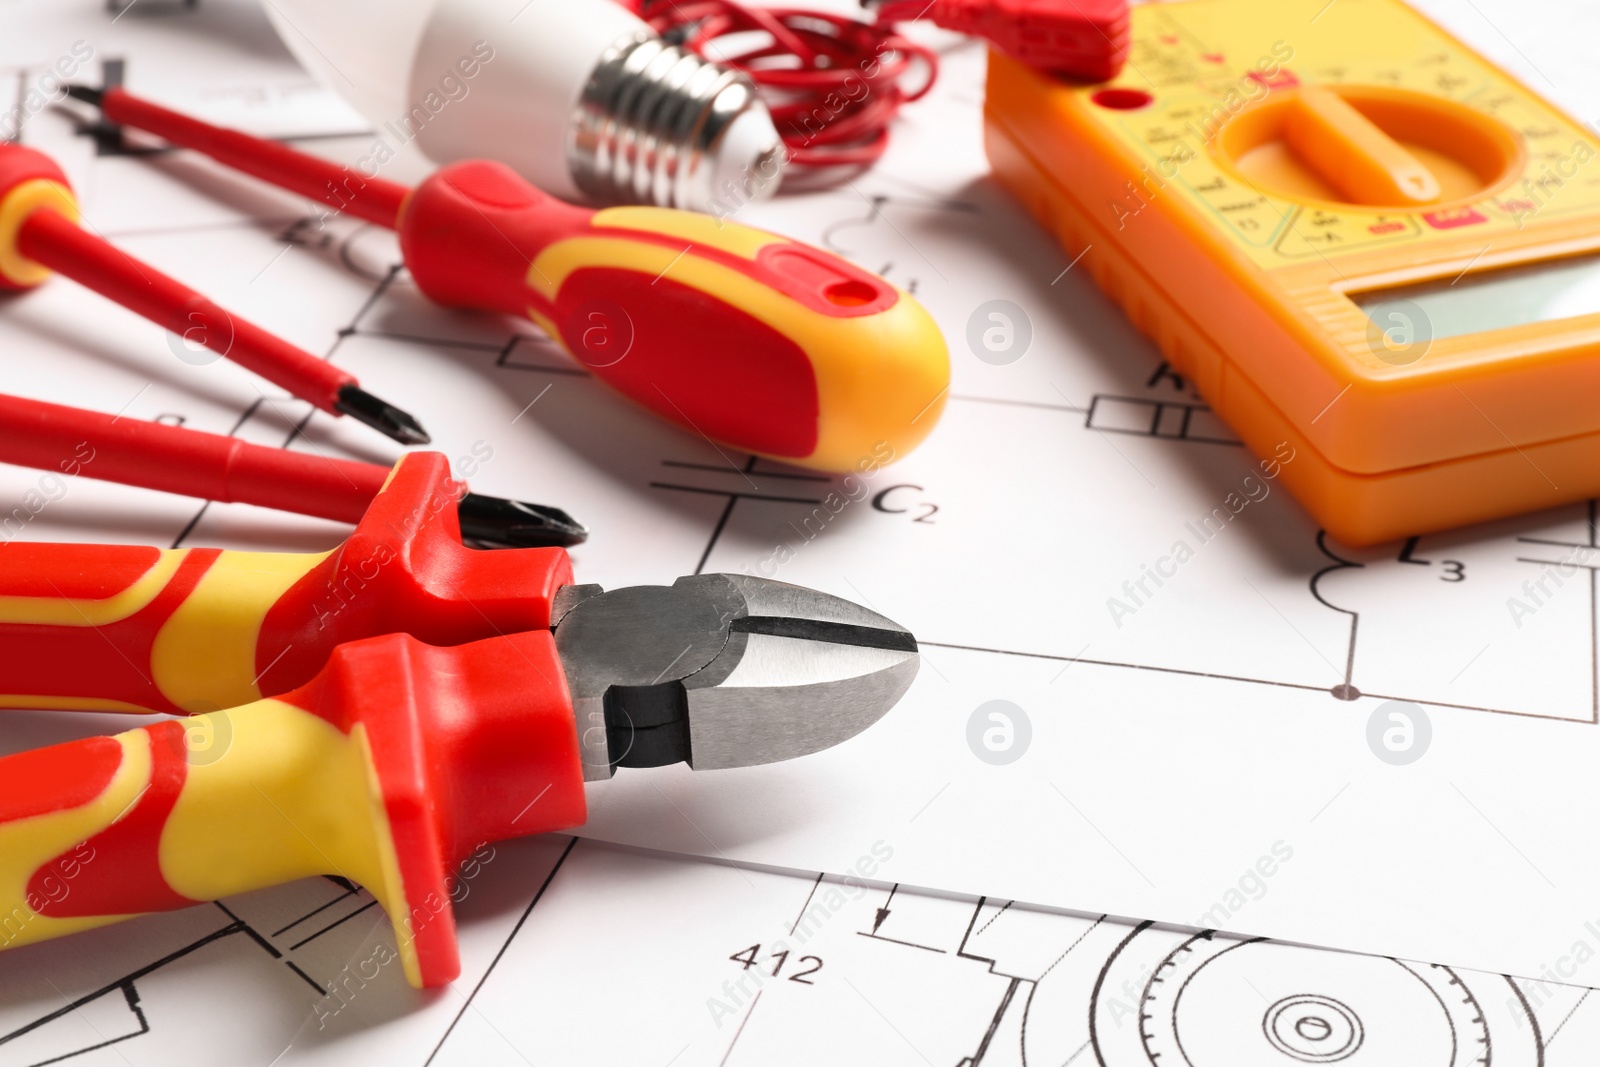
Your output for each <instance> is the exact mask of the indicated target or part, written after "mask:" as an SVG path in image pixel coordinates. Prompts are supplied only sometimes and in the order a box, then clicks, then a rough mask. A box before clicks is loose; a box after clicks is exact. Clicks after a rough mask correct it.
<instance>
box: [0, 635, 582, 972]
mask: <svg viewBox="0 0 1600 1067" xmlns="http://www.w3.org/2000/svg"><path fill="white" fill-rule="evenodd" d="M585 814H586V811H585V799H584V789H583V768H582V763H581V760H580V756H579V746H578V734H577V724H576V721H575V719H574V717H573V710H572V704H571V699H570V697H569V695H568V692H567V688H566V683H565V680H564V676H563V674H562V669H561V663H560V659H559V657H558V656H557V654H556V650H555V640H554V638H553V637H552V636H551V634H550V633H549V632H548V631H536V632H531V633H522V634H512V635H508V636H504V637H495V638H491V639H489V640H486V641H476V642H472V643H470V644H467V645H462V646H459V647H455V648H437V647H434V646H430V645H424V644H422V643H421V642H419V641H417V640H415V639H414V638H410V637H407V636H404V635H400V634H391V635H387V636H384V637H377V638H372V639H369V640H366V641H357V642H353V643H351V644H347V645H342V646H340V647H339V648H338V649H337V650H335V652H334V655H333V656H332V658H331V659H330V660H329V663H328V666H327V667H326V668H325V669H324V670H323V671H322V672H321V673H320V674H319V675H317V677H316V678H314V679H313V680H312V681H311V682H309V683H307V684H306V685H304V686H302V687H300V688H299V689H296V690H294V691H293V692H291V693H287V694H285V695H284V696H283V697H282V698H281V699H272V700H261V701H257V702H255V703H253V704H249V705H246V706H244V707H240V708H234V709H232V710H229V711H221V712H215V713H212V714H209V715H199V716H195V717H193V718H191V719H188V720H184V721H178V720H169V721H166V722H161V723H156V724H155V725H152V726H148V727H145V728H144V729H140V730H132V731H129V732H128V733H125V734H119V735H117V736H116V737H97V738H89V739H87V740H82V741H75V742H72V743H69V744H65V745H57V746H55V747H53V748H46V749H40V750H38V751H34V752H25V753H22V754H19V755H15V756H10V757H7V758H5V759H0V948H6V947H12V946H15V945H24V944H29V943H31V942H34V941H40V940H44V939H46V938H51V937H57V936H60V935H62V934H68V933H73V932H75V931H78V930H84V929H88V928H90V927H94V926H101V925H104V924H106V923H111V922H117V921H119V920H122V919H126V918H129V917H132V916H135V915H139V914H142V913H146V912H153V911H166V910H170V909H174V908H182V907H186V906H188V905H191V904H195V903H198V902H201V901H207V900H216V899H219V898H221V897H226V896H232V895H234V894H236V893H244V892H248V891H250V890H253V889H261V888H265V887H268V886H273V885H279V884H281V883H284V882H288V881H293V880H295V879H298V878H304V877H307V876H310V875H319V874H327V875H340V876H342V877H344V878H347V879H349V880H350V881H352V882H356V883H359V884H360V885H362V886H363V887H365V888H366V889H367V890H368V891H369V892H371V893H372V895H373V896H374V897H376V898H377V899H378V901H379V902H380V903H381V904H382V905H383V907H384V908H385V910H387V911H388V913H389V916H390V918H391V919H392V920H393V921H394V924H395V933H396V942H397V944H398V947H399V954H400V958H401V959H402V961H403V962H404V965H405V970H406V974H407V976H408V977H409V978H410V980H411V981H412V983H413V984H415V985H438V984H440V983H443V982H448V981H450V980H451V979H453V978H454V977H455V976H456V974H457V973H459V966H460V960H459V956H458V954H457V949H456V943H455V921H454V916H453V913H452V911H451V908H450V887H451V881H452V878H453V876H454V875H455V872H456V866H455V865H456V864H457V863H458V862H460V861H461V860H462V859H464V858H465V857H466V856H467V855H469V854H470V853H472V852H473V851H474V850H476V849H477V848H479V847H481V846H482V845H483V844H485V843H487V842H492V841H499V840H502V839H504V838H507V837H513V836H518V835H521V834H534V833H543V832H546V831H549V830H556V829H565V828H568V827H571V826H575V825H577V824H579V823H581V822H583V821H584V817H585Z"/></svg>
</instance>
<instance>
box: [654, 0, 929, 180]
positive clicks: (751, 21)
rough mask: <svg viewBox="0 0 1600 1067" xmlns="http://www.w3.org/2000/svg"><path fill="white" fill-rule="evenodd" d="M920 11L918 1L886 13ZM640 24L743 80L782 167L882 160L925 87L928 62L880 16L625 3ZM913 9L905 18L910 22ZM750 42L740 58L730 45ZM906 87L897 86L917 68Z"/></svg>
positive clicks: (677, 2) (728, 4)
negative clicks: (785, 161) (782, 149)
mask: <svg viewBox="0 0 1600 1067" xmlns="http://www.w3.org/2000/svg"><path fill="white" fill-rule="evenodd" d="M918 4H920V5H921V7H922V8H926V3H925V0H914V2H913V3H910V4H890V5H887V7H893V8H899V7H914V6H916V5H918ZM625 6H629V7H632V8H634V9H635V10H637V11H638V12H639V15H640V17H642V18H643V19H644V20H645V21H646V22H648V23H649V24H650V26H651V27H652V28H653V29H654V30H655V31H656V32H657V33H660V34H662V35H663V36H665V37H667V38H668V39H669V40H672V41H678V42H680V43H681V44H682V45H683V46H684V47H685V48H688V49H690V50H691V51H693V52H696V53H698V54H699V55H702V56H705V57H706V58H708V59H714V60H718V61H719V62H722V63H725V64H727V65H728V66H731V67H736V68H738V69H739V70H742V71H743V72H744V73H745V74H747V75H749V77H750V79H751V80H752V81H754V82H755V84H756V87H757V88H758V89H759V90H760V92H761V94H762V96H763V98H764V99H765V100H766V101H767V107H768V109H769V110H770V111H771V112H772V120H773V123H774V124H775V125H776V126H777V128H778V134H779V136H781V137H782V138H783V142H784V144H785V145H786V146H787V147H788V149H789V162H790V163H792V164H797V165H799V166H805V167H836V166H865V165H867V164H870V163H873V162H875V161H876V160H877V159H878V157H880V156H882V155H883V152H884V149H885V148H887V147H888V144H889V124H890V123H891V122H892V121H893V120H894V117H895V115H896V113H898V112H899V110H900V108H901V107H903V106H904V105H906V104H909V103H911V102H912V101H914V100H916V99H918V98H920V97H921V96H922V95H923V94H925V93H926V92H927V91H928V90H929V89H930V88H932V87H933V82H934V78H935V77H937V75H938V57H937V55H936V54H935V53H934V51H933V50H932V49H931V48H928V47H926V46H924V45H920V44H917V43H916V42H915V41H912V40H909V39H907V38H905V37H902V36H901V35H900V34H899V33H897V32H896V31H895V29H894V27H893V26H891V25H889V24H888V22H887V21H886V19H885V18H884V17H883V16H884V15H887V14H888V11H884V12H883V13H882V15H880V18H879V21H878V23H877V24H873V23H867V22H859V21H857V20H855V19H852V18H848V17H845V16H842V15H832V14H827V13H824V12H819V11H807V10H804V9H802V8H773V7H746V6H744V5H743V4H739V3H735V2H734V0H630V2H628V3H626V4H625ZM916 13H917V12H916V11H912V12H911V14H910V15H908V16H902V17H914V16H915V14H916ZM734 34H753V35H755V36H754V37H753V40H752V43H751V44H750V46H749V47H747V48H745V49H744V50H743V51H737V52H730V51H729V46H730V44H731V42H727V41H724V42H723V43H722V46H721V47H718V48H716V49H714V50H712V51H709V52H708V49H709V48H710V47H711V45H712V42H715V41H718V40H719V39H720V38H727V37H730V36H732V35H734ZM919 64H920V65H921V66H922V67H923V68H924V69H925V70H926V72H927V73H926V75H925V77H924V78H923V79H922V81H921V83H920V84H919V85H916V86H915V88H912V89H907V88H906V87H905V86H904V84H903V82H904V80H905V78H906V75H908V74H909V73H910V72H911V70H912V69H913V68H914V67H917V66H918V65H919Z"/></svg>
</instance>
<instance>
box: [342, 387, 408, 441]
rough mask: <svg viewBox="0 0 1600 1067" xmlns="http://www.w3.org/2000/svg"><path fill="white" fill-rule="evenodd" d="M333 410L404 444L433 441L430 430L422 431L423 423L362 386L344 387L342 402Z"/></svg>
mask: <svg viewBox="0 0 1600 1067" xmlns="http://www.w3.org/2000/svg"><path fill="white" fill-rule="evenodd" d="M333 407H334V410H336V411H339V412H342V413H343V414H345V415H349V416H350V417H351V418H352V419H355V420H356V421H357V422H364V423H366V424H367V425H368V426H371V427H372V428H373V429H374V430H377V431H378V432H379V433H381V434H387V435H388V436H390V437H392V438H394V439H395V440H396V441H399V442H400V443H401V444H403V445H425V444H429V443H430V442H432V440H433V438H431V437H429V436H428V431H427V430H424V429H423V428H422V423H420V422H418V421H417V420H416V418H415V416H413V415H412V414H411V413H410V412H409V411H402V410H400V409H399V408H397V407H395V406H394V405H393V404H391V403H389V402H388V401H387V400H380V399H379V398H378V397H375V396H373V395H372V394H371V393H369V392H367V391H366V390H365V389H363V388H361V387H360V386H358V385H346V386H342V387H341V388H340V389H339V400H338V402H337V403H336V404H334V405H333Z"/></svg>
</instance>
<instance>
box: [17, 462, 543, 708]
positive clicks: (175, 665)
mask: <svg viewBox="0 0 1600 1067" xmlns="http://www.w3.org/2000/svg"><path fill="white" fill-rule="evenodd" d="M98 462H99V460H98V459H93V458H91V459H89V460H88V461H87V462H86V464H85V467H84V469H85V470H86V471H87V470H92V469H93V467H94V465H95V464H96V463H98ZM462 490H463V487H462V486H461V484H460V483H459V482H456V481H455V480H453V479H452V478H451V477H450V468H449V462H448V460H446V458H445V457H444V456H442V455H439V454H438V453H431V452H415V453H412V454H410V455H408V456H407V457H406V458H405V459H404V460H402V461H401V463H400V465H399V466H398V467H397V468H396V469H395V472H394V475H393V477H392V479H391V480H390V482H389V484H388V485H387V486H386V487H385V488H384V490H383V492H381V493H379V494H378V496H377V499H376V500H374V501H373V503H372V506H371V508H370V509H369V510H368V512H367V515H366V517H365V518H364V519H363V520H362V521H361V523H360V525H358V526H357V527H356V530H355V532H354V533H353V534H352V535H351V536H350V537H349V539H348V540H346V541H345V542H344V544H343V545H341V546H339V548H338V549H336V550H335V551H333V552H325V553H269V552H223V551H218V550H217V549H213V548H196V549H186V550H174V551H160V550H158V549H155V548H145V547H135V546H128V547H119V546H107V545H67V544H31V543H28V542H23V541H18V542H15V543H12V544H8V545H5V546H4V548H3V549H0V707H5V706H9V707H31V708H61V709H69V710H83V709H110V710H120V711H140V710H150V711H164V712H205V711H215V710H216V709H218V708H225V707H231V706H233V705H236V704H242V703H247V702H249V701H252V700H256V699H258V698H260V697H263V696H270V695H272V694H274V693H282V692H286V691H287V690H289V689H293V688H294V687H296V686H298V685H302V684H304V683H305V682H306V680H307V679H309V678H311V677H312V676H313V675H315V674H316V673H317V671H319V670H321V669H322V668H323V666H324V665H325V664H326V663H327V662H328V657H329V656H330V655H332V653H333V650H334V648H335V647H337V646H338V645H340V644H342V643H344V642H347V641H354V640H359V639H363V638H368V637H372V636H375V635H378V634H386V633H409V634H412V635H413V636H416V637H418V638H420V639H421V640H424V641H427V642H428V643H429V644H431V645H440V646H446V645H460V644H465V643H468V642H472V641H478V640H482V639H484V638H487V637H491V636H494V635H496V634H501V633H515V632H518V631H525V630H538V629H544V628H548V627H549V625H550V611H551V603H552V600H553V598H554V596H555V594H556V591H557V590H558V589H560V587H561V586H563V585H569V584H571V582H572V564H571V560H570V559H569V558H568V556H567V554H566V552H564V551H563V550H561V549H559V548H528V549H503V550H499V551H483V550H479V549H472V548H468V547H466V546H465V545H463V544H462V543H461V528H460V525H459V522H458V519H457V512H456V507H455V505H456V501H457V500H458V498H459V497H460V495H461V492H462ZM0 525H3V523H0Z"/></svg>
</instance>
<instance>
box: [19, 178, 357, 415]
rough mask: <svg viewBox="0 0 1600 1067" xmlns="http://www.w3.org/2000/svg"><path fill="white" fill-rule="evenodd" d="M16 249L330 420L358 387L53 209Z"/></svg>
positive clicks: (25, 228)
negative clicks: (345, 392)
mask: <svg viewBox="0 0 1600 1067" xmlns="http://www.w3.org/2000/svg"><path fill="white" fill-rule="evenodd" d="M17 250H18V251H19V252H21V253H22V254H23V255H24V256H27V257H28V258H29V259H31V260H33V261H34V262H36V263H39V264H42V265H43V266H46V267H49V268H50V269H51V270H53V271H55V272H56V273H58V274H61V275H64V276H65V277H68V278H71V279H72V280H73V281H75V282H77V283H78V284H79V285H82V286H84V287H85V288H88V289H92V290H94V291H95V292H97V293H99V294H100V295H101V296H103V297H106V298H107V299H109V300H112V301H114V302H116V303H118V304H121V305H122V306H123V307H125V308H128V309H129V310H130V311H133V312H135V313H137V314H139V315H143V316H144V317H145V318H147V319H149V320H150V321H151V322H153V323H155V324H156V325H157V326H160V327H162V328H163V329H166V330H170V331H171V332H172V333H174V334H177V335H178V336H179V337H181V338H182V339H183V340H184V341H185V343H188V344H193V345H197V346H200V347H203V348H208V349H210V350H211V351H213V352H215V353H217V354H218V355H219V356H223V357H225V358H227V359H229V360H232V361H233V362H235V363H237V364H239V365H240V366H241V367H244V368H245V369H246V370H249V371H251V372H252V373H255V374H259V375H260V376H261V377H263V378H265V379H266V380H267V381H269V382H272V383H273V384H274V385H277V386H279V387H281V388H283V389H285V390H287V391H288V392H289V393H290V394H292V395H294V396H297V397H300V398H301V399H303V400H307V401H310V402H311V403H313V404H315V405H316V406H317V407H319V408H321V409H322V410H323V411H326V412H329V413H330V414H338V413H339V412H338V403H339V390H340V389H342V388H344V387H345V386H346V385H355V384H356V378H355V375H353V374H350V373H348V372H347V371H343V370H340V369H339V368H338V367H336V366H334V365H333V364H332V363H329V362H328V361H327V360H325V359H319V358H318V357H317V356H314V355H312V354H311V353H310V352H307V351H306V350H305V349H303V348H300V347H298V346H297V345H292V344H290V343H289V342H288V341H285V340H284V339H283V338H281V337H278V336H275V335H274V334H271V333H269V332H268V331H266V330H264V329H262V328H261V327H260V326H257V325H256V324H255V323H253V322H249V321H247V320H245V319H242V318H239V317H238V316H236V315H233V314H231V313H230V312H228V311H226V310H224V309H223V308H221V307H218V306H217V305H216V304H215V303H213V302H212V301H211V300H210V299H209V298H207V297H205V296H203V295H202V294H200V293H198V292H196V291H195V290H193V289H191V288H189V287H188V286H187V285H184V284H183V283H182V282H180V281H178V280H177V279H176V278H171V277H168V276H167V275H165V274H162V273H161V272H160V271H158V270H156V269H155V268H154V267H152V266H150V265H149V264H148V263H141V262H140V261H138V260H136V259H134V258H133V257H131V256H129V255H128V254H127V253H126V252H123V251H122V250H121V249H119V248H117V247H116V246H115V245H112V244H111V243H110V242H108V241H104V240H102V239H101V238H99V237H96V236H95V235H94V234H92V233H90V232H88V231H87V230H85V229H83V228H82V227H81V226H79V225H78V224H77V223H76V222H73V221H72V220H70V219H67V218H63V217H62V216H61V215H60V214H58V213H57V212H55V211H52V210H50V209H48V208H45V209H41V210H37V211H33V212H31V213H30V214H29V215H28V217H27V219H26V220H25V221H24V222H23V223H22V226H21V228H20V229H19V230H18V232H17Z"/></svg>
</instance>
